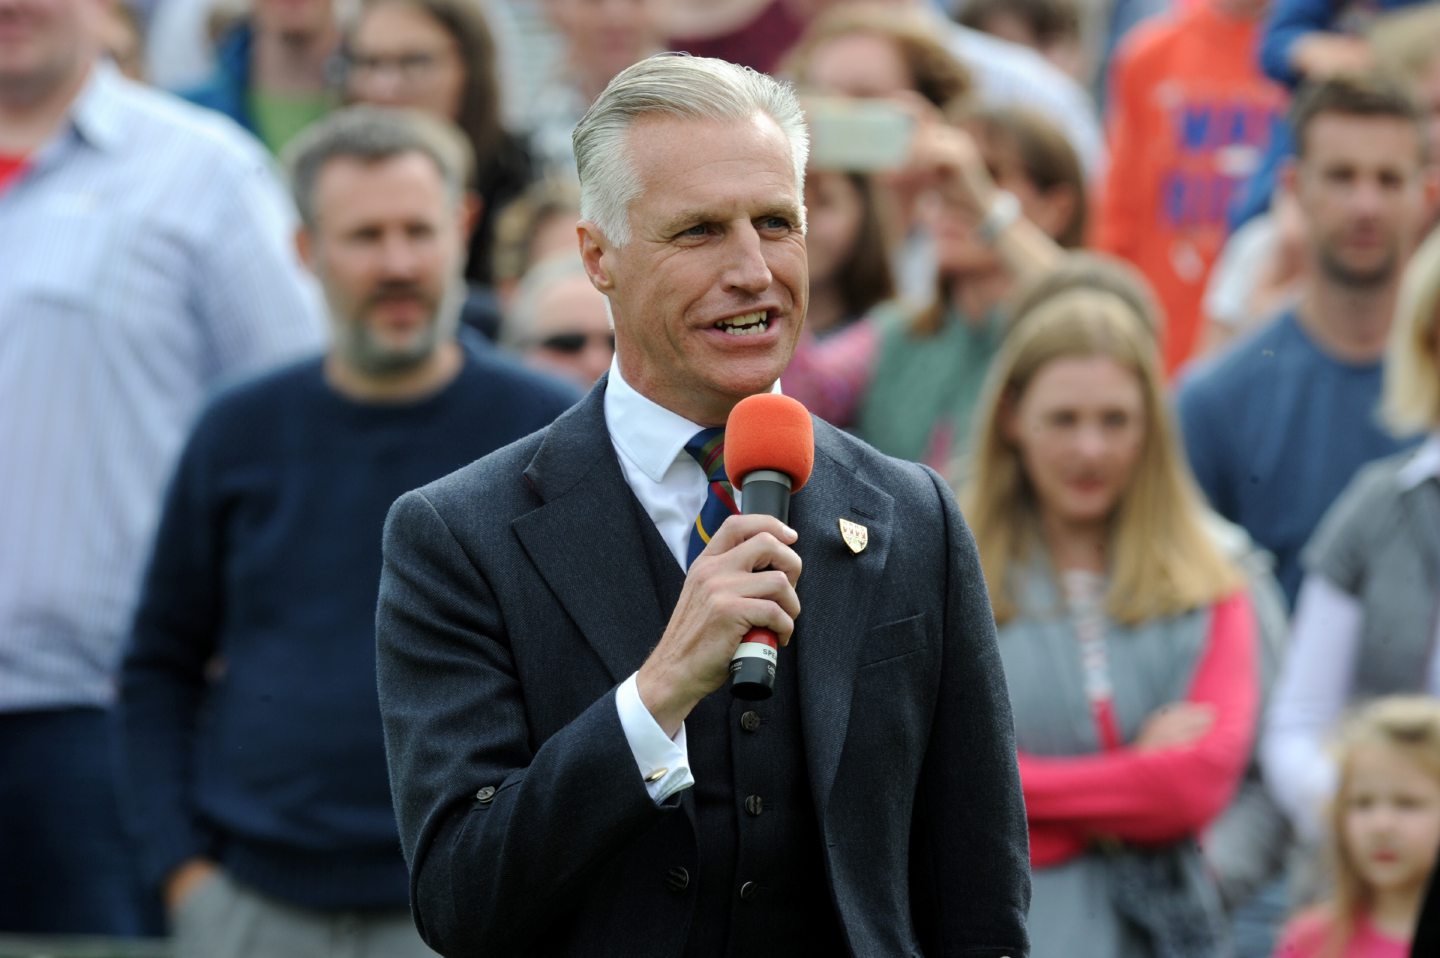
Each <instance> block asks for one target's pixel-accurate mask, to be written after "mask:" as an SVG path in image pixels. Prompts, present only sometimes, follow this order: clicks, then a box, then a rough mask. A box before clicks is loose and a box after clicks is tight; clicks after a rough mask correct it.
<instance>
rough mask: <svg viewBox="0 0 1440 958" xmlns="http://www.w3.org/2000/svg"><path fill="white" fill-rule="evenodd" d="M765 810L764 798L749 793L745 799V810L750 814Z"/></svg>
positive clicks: (757, 813)
mask: <svg viewBox="0 0 1440 958" xmlns="http://www.w3.org/2000/svg"><path fill="white" fill-rule="evenodd" d="M764 810H765V799H763V798H761V797H760V796H759V795H751V796H749V797H748V798H746V799H745V811H747V812H749V813H750V814H751V815H759V814H760V813H761V812H763V811H764Z"/></svg>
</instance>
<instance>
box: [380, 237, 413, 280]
mask: <svg viewBox="0 0 1440 958" xmlns="http://www.w3.org/2000/svg"><path fill="white" fill-rule="evenodd" d="M418 262H419V258H418V257H417V256H416V253H415V243H414V242H413V241H412V240H411V239H410V238H409V237H407V236H405V235H404V234H403V233H392V234H389V235H387V236H386V237H385V240H384V242H383V243H381V245H380V265H381V268H382V269H383V270H384V272H385V275H386V276H387V277H410V276H413V275H414V274H415V268H416V264H417V263H418Z"/></svg>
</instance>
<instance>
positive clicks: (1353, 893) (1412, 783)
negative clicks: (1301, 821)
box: [1275, 695, 1440, 958]
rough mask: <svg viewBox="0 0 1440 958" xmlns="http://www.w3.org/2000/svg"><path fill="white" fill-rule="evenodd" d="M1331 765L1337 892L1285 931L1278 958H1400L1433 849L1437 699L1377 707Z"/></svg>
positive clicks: (1439, 811)
mask: <svg viewBox="0 0 1440 958" xmlns="http://www.w3.org/2000/svg"><path fill="white" fill-rule="evenodd" d="M1338 766H1339V770H1340V787H1339V791H1338V792H1337V794H1336V796H1335V800H1334V802H1333V803H1332V804H1331V808H1330V814H1329V826H1330V835H1329V843H1330V852H1331V867H1332V869H1333V874H1332V876H1331V877H1332V879H1333V881H1334V886H1335V893H1334V896H1333V897H1332V899H1331V900H1330V901H1329V902H1327V903H1326V904H1323V905H1321V906H1319V907H1317V908H1314V909H1312V910H1310V911H1308V912H1306V913H1304V914H1302V915H1300V916H1299V917H1297V918H1296V919H1295V920H1294V921H1292V922H1291V923H1290V924H1289V925H1288V926H1287V927H1286V929H1285V932H1284V934H1283V935H1282V936H1281V940H1280V945H1279V947H1278V949H1277V950H1276V952H1275V955H1276V958H1405V956H1407V955H1409V954H1410V938H1411V936H1412V934H1413V933H1414V929H1415V921H1416V918H1417V917H1418V916H1419V913H1420V902H1421V898H1422V897H1423V895H1424V893H1425V884H1426V881H1427V879H1428V878H1429V876H1430V873H1431V872H1432V871H1433V870H1434V868H1435V860H1436V853H1437V850H1440V700H1437V699H1435V698H1433V697H1430V696H1424V695H1407V696H1390V697H1387V698H1382V699H1376V700H1375V701H1373V702H1372V703H1371V704H1370V705H1369V706H1367V707H1366V708H1364V709H1363V710H1361V711H1360V712H1359V713H1358V714H1357V715H1356V717H1355V718H1354V719H1353V720H1352V721H1351V722H1350V724H1349V725H1348V726H1347V727H1346V729H1345V732H1344V734H1343V736H1342V738H1341V743H1340V749H1339V757H1338Z"/></svg>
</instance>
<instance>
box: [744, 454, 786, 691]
mask: <svg viewBox="0 0 1440 958" xmlns="http://www.w3.org/2000/svg"><path fill="white" fill-rule="evenodd" d="M740 492H741V498H740V501H741V503H742V504H743V508H742V509H741V510H740V511H741V513H742V514H744V515H747V516H774V517H775V518H776V519H779V520H780V521H781V522H784V523H788V522H789V521H790V477H789V476H787V475H785V473H783V472H777V471H776V470H774V469H756V470H755V471H754V472H751V473H749V474H748V475H746V476H745V479H744V480H743V481H742V483H741V487H740ZM778 649H779V646H778V644H777V642H776V639H775V634H774V633H773V632H771V631H770V630H769V629H758V628H757V629H751V630H750V631H749V632H747V633H746V634H745V638H744V639H742V640H740V647H739V648H738V649H736V650H735V657H734V658H732V659H731V660H730V694H731V695H733V696H735V697H736V698H737V699H745V700H747V701H759V700H762V699H768V698H769V697H770V696H771V695H772V694H774V691H775V662H776V658H777V655H776V653H777V652H778Z"/></svg>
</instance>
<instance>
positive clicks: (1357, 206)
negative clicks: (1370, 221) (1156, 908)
mask: <svg viewBox="0 0 1440 958" xmlns="http://www.w3.org/2000/svg"><path fill="white" fill-rule="evenodd" d="M1350 200H1351V203H1352V206H1353V208H1354V210H1355V212H1356V213H1359V214H1362V215H1366V216H1374V215H1377V214H1379V212H1380V211H1381V210H1382V209H1383V208H1384V205H1385V188H1384V187H1383V186H1381V185H1380V184H1379V183H1378V182H1377V181H1375V180H1372V179H1363V180H1361V181H1360V182H1359V183H1358V184H1357V185H1356V187H1355V192H1354V193H1353V194H1352V195H1351V197H1350Z"/></svg>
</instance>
